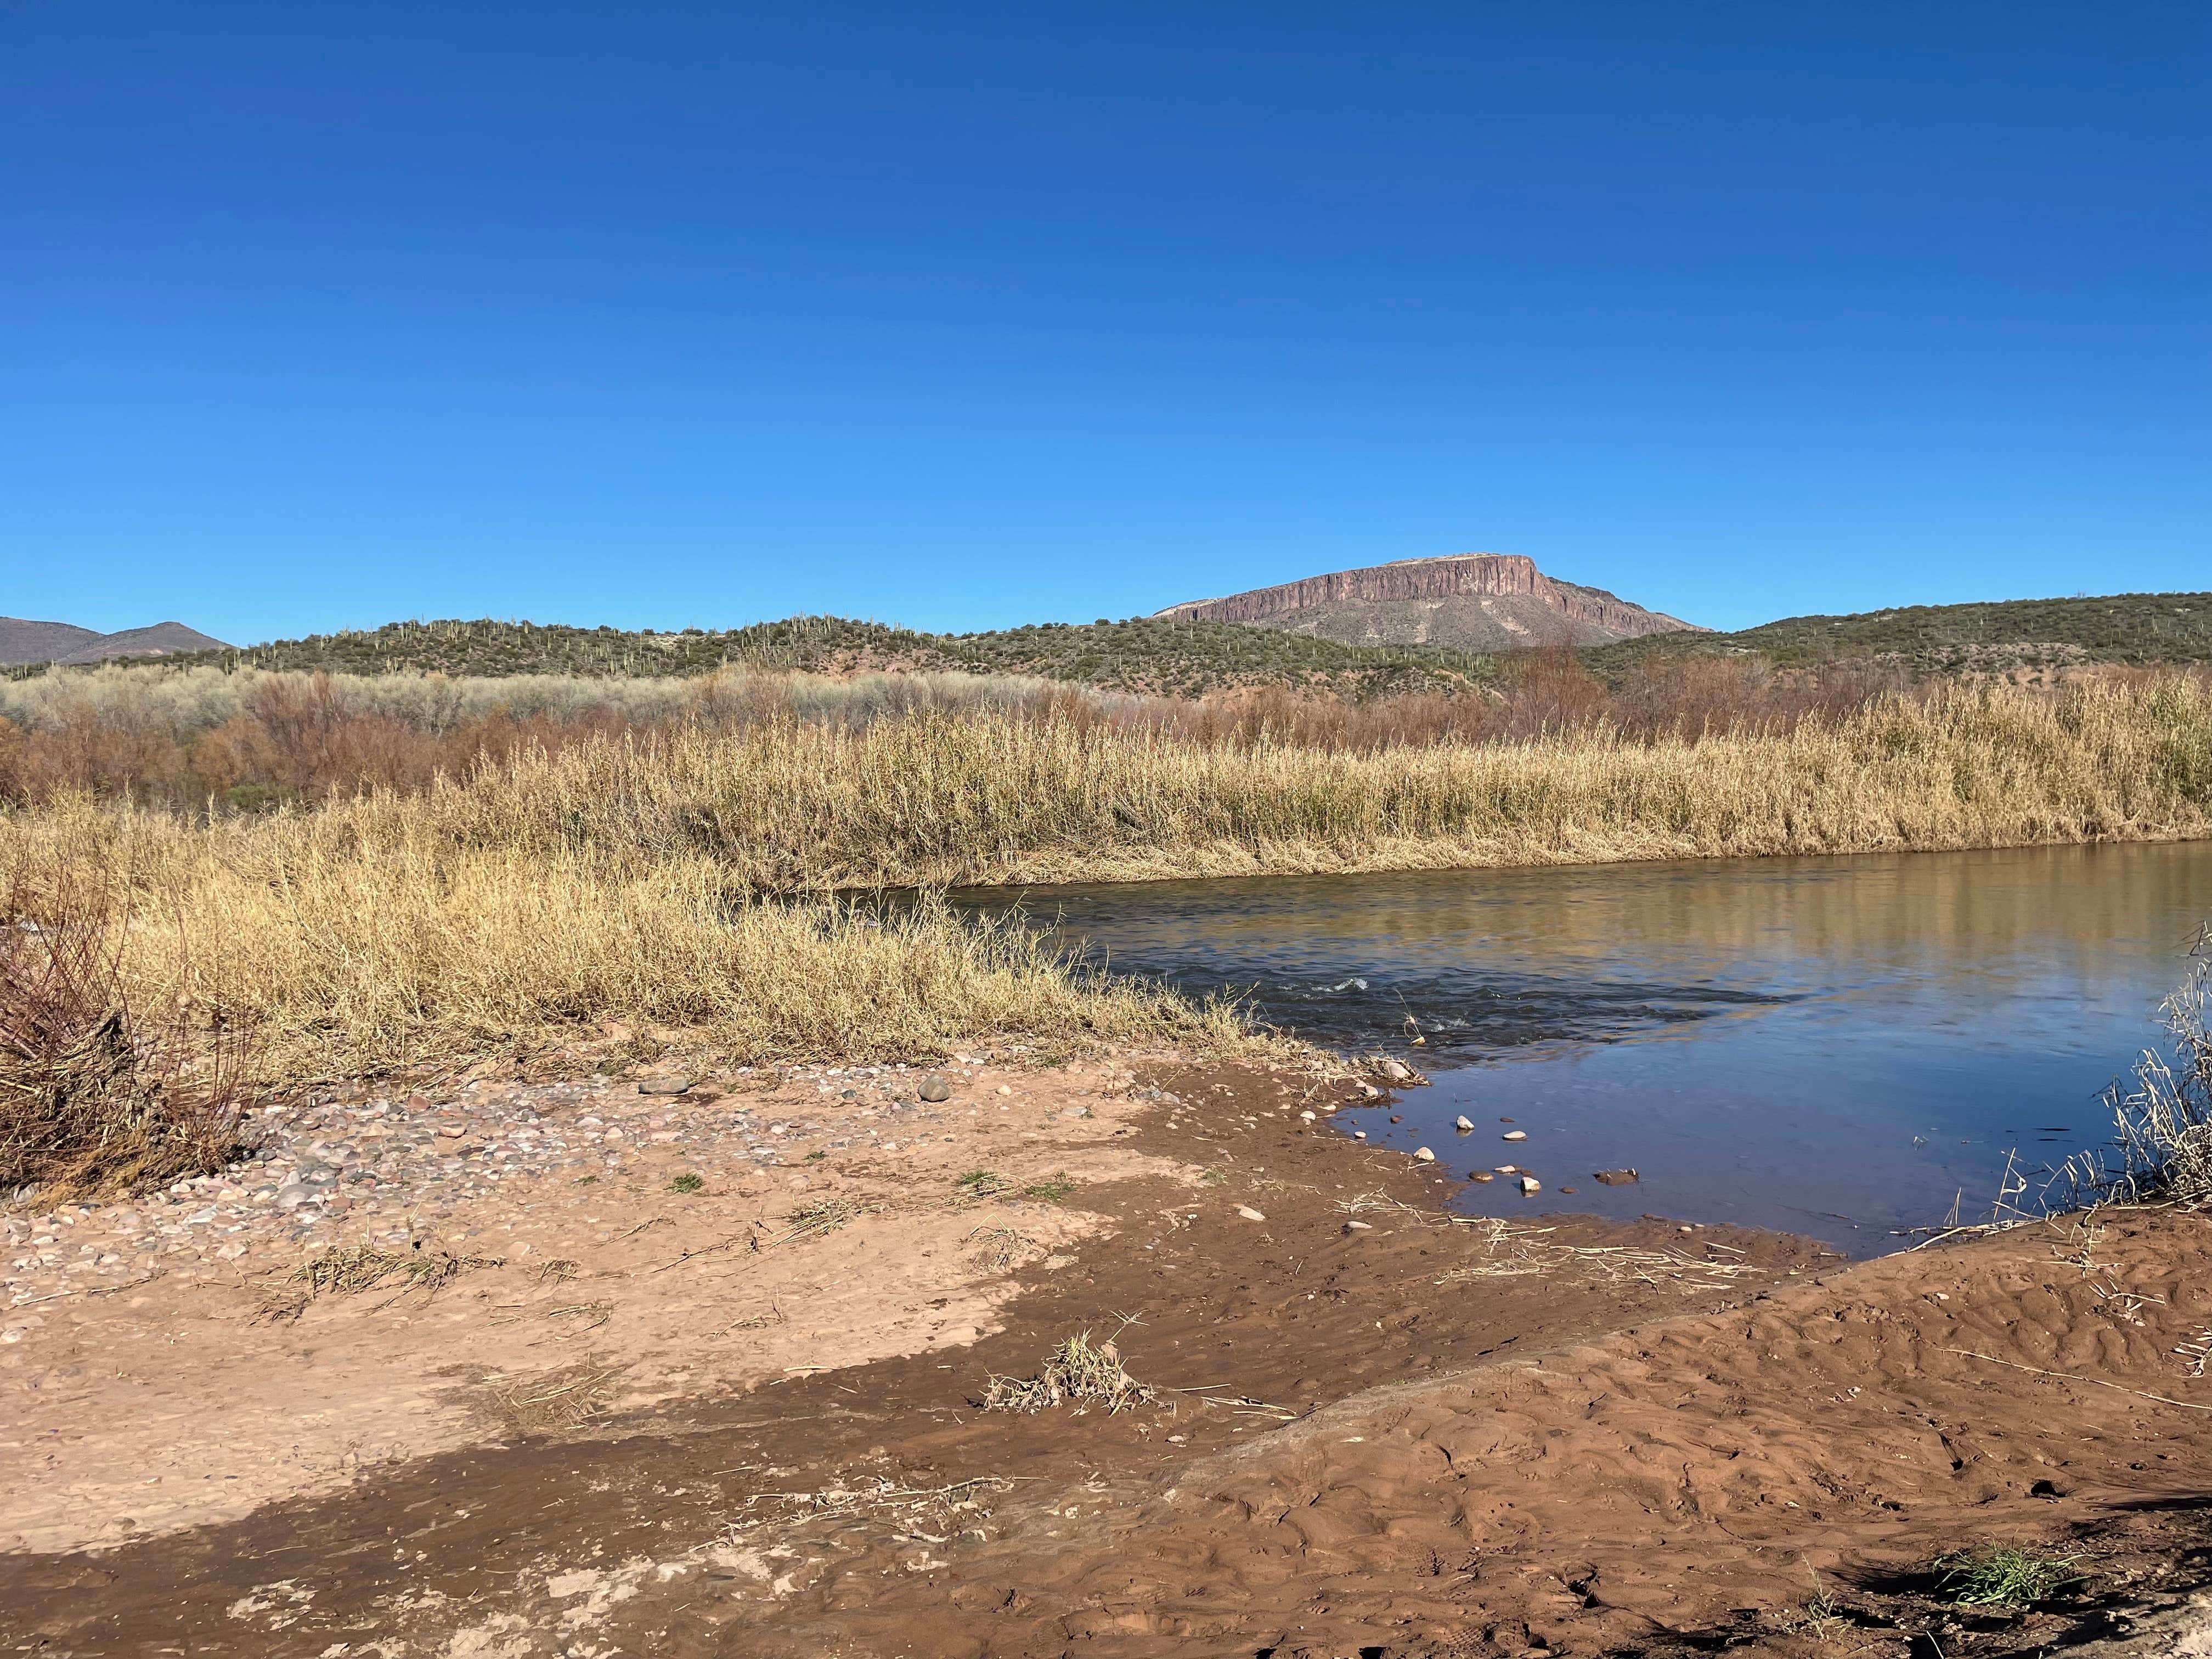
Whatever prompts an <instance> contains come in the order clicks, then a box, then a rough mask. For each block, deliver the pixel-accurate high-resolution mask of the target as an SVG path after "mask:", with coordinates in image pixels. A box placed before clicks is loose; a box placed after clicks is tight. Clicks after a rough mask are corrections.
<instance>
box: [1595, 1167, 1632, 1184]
mask: <svg viewBox="0 0 2212 1659" xmlns="http://www.w3.org/2000/svg"><path fill="white" fill-rule="evenodd" d="M1595 1178H1596V1179H1597V1180H1599V1181H1601V1182H1603V1183H1604V1184H1605V1185H1607V1186H1608V1187H1632V1186H1634V1185H1635V1184H1636V1183H1637V1182H1639V1181H1641V1180H1643V1179H1644V1177H1643V1176H1640V1175H1638V1174H1637V1173H1636V1171H1635V1170H1599V1171H1598V1172H1597V1176H1596V1177H1595Z"/></svg>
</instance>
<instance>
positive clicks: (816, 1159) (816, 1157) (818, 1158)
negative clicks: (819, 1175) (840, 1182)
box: [800, 1152, 829, 1164]
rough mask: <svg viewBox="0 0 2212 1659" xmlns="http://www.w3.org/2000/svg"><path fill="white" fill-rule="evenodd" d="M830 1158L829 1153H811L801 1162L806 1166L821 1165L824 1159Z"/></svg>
mask: <svg viewBox="0 0 2212 1659" xmlns="http://www.w3.org/2000/svg"><path fill="white" fill-rule="evenodd" d="M827 1157H829V1153H827V1152H809V1153H807V1155H806V1156H805V1158H803V1159H801V1160H800V1161H801V1162H802V1163H806V1164H819V1163H821V1162H822V1160H823V1158H827Z"/></svg>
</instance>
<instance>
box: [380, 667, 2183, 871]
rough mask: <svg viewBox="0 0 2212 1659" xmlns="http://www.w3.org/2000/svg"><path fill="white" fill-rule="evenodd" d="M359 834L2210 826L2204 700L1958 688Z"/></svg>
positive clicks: (1141, 861) (1797, 849)
mask: <svg viewBox="0 0 2212 1659" xmlns="http://www.w3.org/2000/svg"><path fill="white" fill-rule="evenodd" d="M344 817H345V822H346V823H347V825H348V829H349V833H350V834H351V835H353V836H357V837H359V838H360V839H361V840H362V842H365V843H368V844H371V845H376V846H387V847H396V846H401V845H428V846H435V847H455V848H462V847H465V848H513V849H527V850H529V851H530V852H531V853H532V854H534V855H538V856H544V855H548V854H553V853H556V852H572V851H577V850H580V849H589V850H590V851H591V852H592V854H594V856H596V857H599V858H601V859H605V858H642V859H645V860H653V861H659V860H676V859H680V858H684V857H689V856H693V855H700V854H703V855H705V856H708V857H709V858H711V859H712V860H714V863H715V866H716V867H717V868H718V869H720V871H721V872H724V874H725V876H726V878H727V879H728V880H730V881H732V882H734V883H737V884H741V885H743V886H744V887H746V888H749V889H750V890H762V891H785V892H788V891H801V890H824V889H836V888H841V887H866V886H873V885H877V884H890V885H919V886H927V885H934V884H959V883H994V882H1019V881H1049V880H1059V879H1071V880H1073V879H1119V878H1151V877H1168V876H1203V875H1225V874H1250V873H1269V872H1279V873H1291V872H1303V871H1330V870H1337V871H1342V870H1359V869H1394V868H1420V867H1430V868H1436V867H1447V866H1502V865H1527V864H1549V863H1560V862H1591V861H1599V860H1619V859H1648V858H1698V857H1713V856H1735V855H1747V854H1775V853H1839V852H1872V851H1894V850H1905V849H1913V848H1978V847H2000V846H2024V845H2030V844H2035V843H2039V842H2080V841H2093V840H2101V839H2121V840H2126V839H2156V838H2164V837H2173V836H2197V835H2203V834H2207V833H2212V688H2208V686H2207V684H2205V683H2204V682H2203V681H2202V680H2201V679H2198V678H2193V677H2189V676H2181V675H2176V676H2169V677H2154V678H2149V679H2147V680H2145V681H2143V682H2142V683H2140V684H2135V683H2128V684H2097V685H2090V686H2085V687H2081V688H2075V689H2070V690H2068V691H2066V692H2064V693H2063V694H2059V695H2046V694H2041V693H2029V692H2024V691H2015V690H2006V689H2004V688H2001V687H1983V688H1975V689H1957V688H1954V689H1952V690H1948V691H1945V692H1942V693H1940V694H1936V695H1932V696H1927V697H1925V698H1905V697H1900V696H1891V697H1886V698H1882V699H1879V700H1877V701H1876V702H1874V703H1872V704H1870V705H1869V706H1868V707H1866V708H1863V710H1860V711H1859V712H1857V713H1853V714H1844V715H1839V716H1837V717H1835V718H1832V719H1825V718H1824V719H1813V720H1805V721H1803V722H1801V723H1799V724H1797V725H1796V726H1793V727H1790V728H1789V729H1787V730H1779V731H1773V732H1759V731H1755V730H1753V731H1740V732H1733V733H1729V734H1726V735H1720V736H1705V737H1698V736H1685V735H1680V734H1675V735H1671V736H1668V735H1662V736H1659V737H1656V738H1652V739H1650V740H1649V741H1645V740H1642V739H1639V738H1630V737H1627V736H1625V735H1623V734H1622V733H1621V732H1620V731H1619V730H1618V729H1617V728H1615V727H1613V726H1607V725H1604V724H1602V723H1596V724H1589V725H1583V726H1571V727H1565V728H1559V729H1555V730H1554V731H1553V732H1550V733H1549V734H1548V735H1544V736H1541V737H1537V738H1533V739H1530V740H1528V741H1525V742H1510V743H1476V742H1470V741H1464V740H1459V739H1447V740H1444V741H1440V742H1434V743H1422V744H1392V745H1387V746H1384V747H1382V748H1378V749H1375V750H1364V751H1358V752H1353V751H1337V750H1327V749H1316V748H1312V747H1306V746H1302V745H1300V744H1297V743H1295V742H1292V741H1290V740H1287V739H1281V740H1279V739H1277V738H1273V737H1272V736H1270V735H1268V733H1267V732H1266V731H1265V730H1262V731H1261V732H1260V733H1259V734H1258V735H1256V736H1253V737H1251V738H1249V740H1245V739H1240V740H1239V741H1237V742H1212V743H1209V742H1204V741H1199V740H1195V739H1193V738H1188V737H1186V736H1181V735H1177V734H1176V733H1175V732H1171V731H1166V730H1162V729H1156V728H1145V727H1130V726H1120V725H1116V724H1113V723H1110V722H1097V721H1091V720H1084V719H1080V718H1078V717H1076V716H1075V715H1074V714H1065V715H1063V714H1053V715H1051V716H1049V717H1048V718H1044V719H1031V718H1027V717H1023V716H1018V715H1014V714H1003V713H988V712H987V713H983V714H973V715H963V716H957V717H956V716H949V715H945V714H917V715H915V717H913V718H910V719H902V720H892V721H885V722H881V723H878V724H875V725H872V726H863V727H846V726H828V725H823V724H818V723H809V722H805V721H794V720H768V721H763V722H759V723H757V724H754V725H752V726H748V727H746V728H744V729H743V730H740V731H735V732H717V731H714V730H710V729H708V728H707V727H705V726H697V725H692V726H678V727H675V728H672V729H671V730H669V731H666V732H659V733H655V734H648V735H645V736H629V737H624V738H603V739H602V738H592V739H587V740H585V741H582V742H579V743H576V744H571V745H569V746H568V747H566V748H564V749H562V750H560V751H559V752H557V753H548V752H544V751H538V750H524V751H521V752H519V753H517V754H516V755H514V756H513V757H512V759H510V760H508V761H507V762H505V763H500V764H497V765H487V766H483V767H480V768H478V769H475V770H474V771H473V772H471V774H470V775H468V776H467V777H465V778H464V779H462V780H459V781H448V782H442V783H440V784H438V785H436V786H435V787H432V788H430V789H429V790H428V791H427V792H424V793H421V794H417V795H409V796H399V795H387V796H379V797H376V798H374V799H369V800H365V801H363V802H362V803H359V804H357V805H352V806H349V808H348V809H347V810H346V812H345V815H344Z"/></svg>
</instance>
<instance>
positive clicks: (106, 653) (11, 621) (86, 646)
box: [0, 617, 230, 667]
mask: <svg viewBox="0 0 2212 1659" xmlns="http://www.w3.org/2000/svg"><path fill="white" fill-rule="evenodd" d="M229 648H230V647H228V646H226V645H225V644H224V643H223V642H222V641H221V640H218V639H215V638H212V637H210V635H205V634H203V633H201V632H200V631H199V630H198V629H196V628H187V627H185V625H184V623H174V622H165V623H155V624H154V625H153V626H152V627H151V628H126V629H123V630H122V631H121V632H120V633H117V634H101V633H98V632H95V631H94V629H89V628H79V627H77V626H76V624H75V623H53V622H25V621H23V620H22V619H21V617H0V667H14V666H17V665H21V664H25V663H38V662H51V663H58V664H62V665H68V666H76V665H82V664H85V663H95V662H107V661H109V660H111V659H114V658H118V657H173V656H177V655H179V653H184V652H187V651H227V650H228V649H229Z"/></svg>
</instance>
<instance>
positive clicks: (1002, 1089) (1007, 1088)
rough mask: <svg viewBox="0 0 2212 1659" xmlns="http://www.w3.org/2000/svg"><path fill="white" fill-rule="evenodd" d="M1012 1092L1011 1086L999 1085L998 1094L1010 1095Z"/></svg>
mask: <svg viewBox="0 0 2212 1659" xmlns="http://www.w3.org/2000/svg"><path fill="white" fill-rule="evenodd" d="M999 1092H1000V1094H1002V1095H1010V1094H1012V1093H1013V1086H1012V1085H1011V1084H1006V1083H1001V1084H1000V1085H999Z"/></svg>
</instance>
